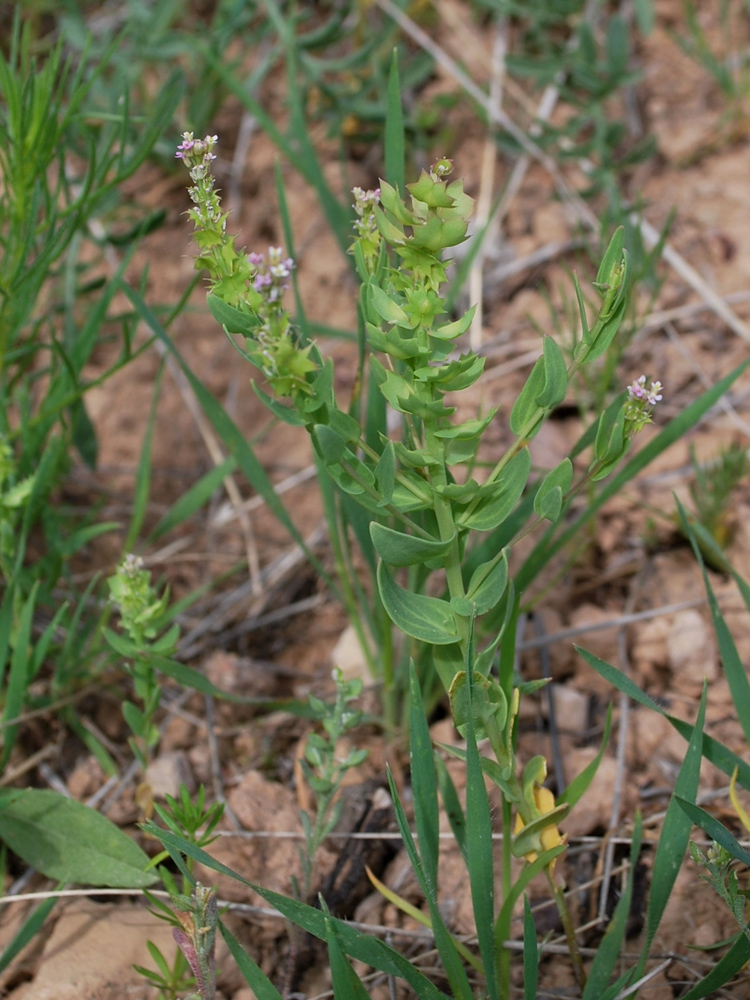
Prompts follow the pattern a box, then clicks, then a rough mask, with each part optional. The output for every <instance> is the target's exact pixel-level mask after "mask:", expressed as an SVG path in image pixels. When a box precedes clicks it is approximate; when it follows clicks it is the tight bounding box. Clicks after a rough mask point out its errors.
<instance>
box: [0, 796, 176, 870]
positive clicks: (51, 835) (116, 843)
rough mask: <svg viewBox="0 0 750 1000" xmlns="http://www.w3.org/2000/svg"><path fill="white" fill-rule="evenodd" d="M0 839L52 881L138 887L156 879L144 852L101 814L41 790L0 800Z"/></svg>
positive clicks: (73, 801) (78, 803)
mask: <svg viewBox="0 0 750 1000" xmlns="http://www.w3.org/2000/svg"><path fill="white" fill-rule="evenodd" d="M0 839H2V840H3V841H4V843H6V844H7V845H8V847H10V849H11V850H12V851H14V852H15V853H16V854H17V855H18V856H19V857H20V858H23V860H24V861H25V862H26V863H27V864H29V865H31V866H32V867H33V868H36V870H37V871H39V872H41V873H42V874H43V875H46V876H47V878H51V879H55V880H56V881H57V882H77V883H79V884H83V885H104V886H109V887H111V888H118V889H138V888H143V887H145V886H149V885H153V884H154V882H156V881H158V879H157V876H156V875H155V874H154V873H153V872H146V871H145V868H146V865H147V864H148V860H149V859H148V856H147V855H146V854H145V853H144V852H143V851H142V850H141V849H140V847H139V846H138V845H137V844H136V843H135V841H134V840H132V839H131V838H130V837H128V836H127V834H125V833H123V832H122V830H120V829H119V828H118V827H116V826H115V825H114V823H112V822H111V821H110V820H108V819H107V818H106V816H102V815H101V813H98V812H97V811H96V810H95V809H91V808H90V807H89V806H85V805H84V804H83V803H82V802H76V800H75V799H68V798H65V796H64V795H59V794H58V793H57V792H52V791H50V790H49V789H44V788H27V789H25V790H23V791H20V792H18V793H17V794H14V795H13V796H12V797H10V798H9V799H4V800H3V802H2V803H0Z"/></svg>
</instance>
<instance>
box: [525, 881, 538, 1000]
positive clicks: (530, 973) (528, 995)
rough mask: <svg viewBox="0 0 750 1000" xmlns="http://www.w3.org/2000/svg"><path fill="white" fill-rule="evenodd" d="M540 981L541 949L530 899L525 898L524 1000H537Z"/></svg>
mask: <svg viewBox="0 0 750 1000" xmlns="http://www.w3.org/2000/svg"><path fill="white" fill-rule="evenodd" d="M538 980H539V948H538V946H537V941H536V927H535V926H534V915H533V913H532V912H531V907H530V906H529V897H528V896H524V897H523V998H524V1000H536V988H537V983H538Z"/></svg>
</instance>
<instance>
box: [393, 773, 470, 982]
mask: <svg viewBox="0 0 750 1000" xmlns="http://www.w3.org/2000/svg"><path fill="white" fill-rule="evenodd" d="M388 784H389V785H390V792H391V797H392V798H393V809H394V812H395V814H396V824H397V825H398V829H399V832H400V834H401V838H402V839H403V841H404V847H405V848H406V853H407V855H408V856H409V861H410V863H411V866H412V870H413V872H414V874H415V875H416V877H417V881H418V882H419V885H420V888H421V889H422V892H423V893H424V897H425V900H426V902H427V906H428V908H429V911H430V920H431V923H432V933H433V934H434V936H435V946H436V947H437V950H438V954H439V955H440V958H441V960H442V963H443V968H444V969H445V974H446V976H447V977H448V982H449V983H450V986H451V990H452V991H453V995H454V997H455V998H456V1000H472V997H473V994H472V990H471V986H470V985H469V980H468V979H467V976H466V970H465V969H464V967H463V965H462V963H461V958H460V956H459V954H458V951H457V950H456V946H455V944H454V943H453V939H452V938H451V936H450V934H449V933H448V930H447V928H446V926H445V924H444V923H443V918H442V916H441V913H440V910H439V908H438V903H437V896H436V893H435V891H434V890H433V887H432V886H431V885H430V882H429V880H428V878H427V877H426V876H425V871H424V867H423V865H422V860H421V858H420V856H419V854H418V852H417V848H416V845H415V843H414V838H413V837H412V834H411V830H410V829H409V824H408V822H407V820H406V814H405V813H404V807H403V806H402V805H401V799H400V798H399V795H398V789H397V788H396V785H395V784H394V781H393V776H392V774H391V772H390V769H389V770H388Z"/></svg>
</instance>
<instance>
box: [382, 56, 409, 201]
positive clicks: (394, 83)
mask: <svg viewBox="0 0 750 1000" xmlns="http://www.w3.org/2000/svg"><path fill="white" fill-rule="evenodd" d="M404 162H405V146H404V111H403V107H402V104H401V81H400V80H399V75H398V50H397V49H395V48H394V50H393V55H392V56H391V68H390V71H389V73H388V95H387V101H386V111H385V179H386V180H387V181H388V183H389V184H392V185H393V187H395V188H396V189H397V190H398V191H399V192H400V193H401V194H402V195H403V194H404V192H405V191H406V186H405V181H404Z"/></svg>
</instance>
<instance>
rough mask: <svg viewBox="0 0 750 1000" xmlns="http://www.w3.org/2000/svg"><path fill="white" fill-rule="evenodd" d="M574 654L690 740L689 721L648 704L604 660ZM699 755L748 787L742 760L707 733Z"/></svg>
mask: <svg viewBox="0 0 750 1000" xmlns="http://www.w3.org/2000/svg"><path fill="white" fill-rule="evenodd" d="M575 649H576V652H578V653H580V654H581V656H582V657H583V658H584V660H586V662H587V663H588V664H590V666H592V667H593V668H594V670H596V672H597V673H598V674H601V676H602V677H604V678H605V680H608V681H609V683H610V684H612V685H613V686H614V687H616V688H617V690H618V691H622V692H623V694H626V695H627V696H628V697H629V698H632V699H633V701H637V702H638V704H639V705H644V706H645V707H646V708H649V709H651V710H652V711H654V712H658V713H659V715H663V716H664V718H665V719H666V720H667V721H668V722H669V724H670V725H671V726H672V727H673V728H674V729H676V730H677V732H678V733H679V734H680V736H682V737H684V739H686V740H690V739H692V737H693V732H694V728H695V727H694V726H691V725H690V723H689V722H686V721H685V720H684V719H678V718H677V716H675V715H669V714H668V713H667V712H665V711H664V709H663V708H662V707H661V706H660V705H657V704H656V702H655V701H652V700H651V698H649V696H648V695H647V694H644V692H643V691H641V689H640V688H639V687H638V686H637V685H636V684H634V683H633V681H632V680H631V679H630V678H629V677H627V676H626V675H625V674H623V673H622V671H621V670H618V669H617V668H616V667H613V666H612V665H611V664H609V663H606V662H605V661H604V660H600V659H599V658H598V657H596V656H594V655H593V653H589V652H587V651H586V650H585V649H581V647H580V646H576V647H575ZM702 753H703V756H704V757H705V758H706V760H709V761H711V763H712V764H714V765H715V766H716V767H718V768H719V770H721V771H723V772H724V774H726V775H727V776H728V777H730V778H731V776H732V774H733V773H734V771H735V769H736V770H737V773H738V775H739V781H740V784H741V785H742V787H743V788H750V765H748V764H747V763H746V762H745V761H744V760H743V759H742V757H738V756H737V754H735V753H732V751H731V750H728V749H727V747H725V746H724V745H723V744H722V743H719V741H718V740H716V739H714V738H713V736H709V735H708V734H707V733H704V734H703V751H702Z"/></svg>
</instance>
